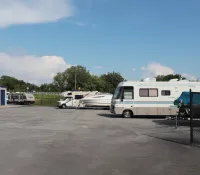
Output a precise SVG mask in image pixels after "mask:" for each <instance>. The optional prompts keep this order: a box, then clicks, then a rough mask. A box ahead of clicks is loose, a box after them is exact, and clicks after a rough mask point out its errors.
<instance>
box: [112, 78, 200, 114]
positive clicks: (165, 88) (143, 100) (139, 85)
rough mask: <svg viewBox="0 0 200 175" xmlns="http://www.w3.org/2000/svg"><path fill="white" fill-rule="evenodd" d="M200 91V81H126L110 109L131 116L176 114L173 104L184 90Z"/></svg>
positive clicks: (114, 97) (119, 88)
mask: <svg viewBox="0 0 200 175" xmlns="http://www.w3.org/2000/svg"><path fill="white" fill-rule="evenodd" d="M190 89H192V91H195V92H200V82H190V81H186V80H180V81H178V80H177V79H173V80H171V81H168V82H156V81H155V80H154V81H144V82H139V81H125V82H121V83H119V85H118V87H117V88H116V91H115V94H114V95H113V98H112V102H111V106H110V111H111V113H114V114H122V115H123V117H126V118H129V117H133V116H134V115H176V114H177V111H178V108H177V107H175V106H174V105H173V103H174V100H175V99H177V98H178V97H179V96H180V95H181V93H182V92H183V91H189V90H190Z"/></svg>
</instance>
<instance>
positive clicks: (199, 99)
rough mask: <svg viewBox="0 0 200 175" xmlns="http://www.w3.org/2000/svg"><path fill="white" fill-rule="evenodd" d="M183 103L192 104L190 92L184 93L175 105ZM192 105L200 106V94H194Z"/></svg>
mask: <svg viewBox="0 0 200 175" xmlns="http://www.w3.org/2000/svg"><path fill="white" fill-rule="evenodd" d="M180 101H182V104H183V105H189V104H190V92H182V94H181V95H180V97H178V98H177V99H176V100H175V101H174V105H178V104H179V102H180ZM192 104H200V93H195V92H192Z"/></svg>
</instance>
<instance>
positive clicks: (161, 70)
mask: <svg viewBox="0 0 200 175" xmlns="http://www.w3.org/2000/svg"><path fill="white" fill-rule="evenodd" d="M141 70H142V71H143V78H146V77H156V76H157V75H168V74H175V71H174V70H173V69H172V68H170V67H167V66H164V65H161V64H160V63H151V64H148V65H147V66H146V67H145V66H143V67H141ZM180 74H181V73H180ZM181 75H182V76H183V77H185V78H186V79H188V80H196V77H195V76H193V75H191V74H188V73H182V74H181Z"/></svg>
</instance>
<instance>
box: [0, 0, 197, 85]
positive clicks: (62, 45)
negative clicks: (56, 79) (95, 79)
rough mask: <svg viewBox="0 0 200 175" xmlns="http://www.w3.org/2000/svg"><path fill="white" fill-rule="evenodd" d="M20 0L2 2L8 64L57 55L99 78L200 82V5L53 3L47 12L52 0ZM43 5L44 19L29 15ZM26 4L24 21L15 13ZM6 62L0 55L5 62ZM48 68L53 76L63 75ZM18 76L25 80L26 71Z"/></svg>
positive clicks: (183, 0) (0, 21) (0, 47)
mask: <svg viewBox="0 0 200 175" xmlns="http://www.w3.org/2000/svg"><path fill="white" fill-rule="evenodd" d="M3 1H4V0H3ZM6 1H7V0H5V2H6ZM9 1H10V3H13V2H14V0H9ZM15 1H16V0H15ZM17 1H18V2H20V3H19V4H17V5H16V4H15V5H16V6H15V5H14V6H12V8H11V7H10V6H3V5H2V4H1V3H2V2H0V11H2V9H1V8H3V9H6V10H5V11H6V12H5V13H4V12H0V27H1V28H0V40H1V42H0V53H2V54H4V56H5V55H6V57H7V60H8V59H10V60H12V59H16V57H17V58H18V59H20V58H19V55H20V57H23V56H24V57H26V59H28V58H29V56H30V57H31V60H32V59H41V57H44V56H50V57H51V56H54V57H59V59H61V62H62V59H64V61H65V63H66V64H67V65H68V64H69V65H77V64H81V65H84V66H86V67H87V68H88V69H89V70H90V71H91V72H92V73H95V74H102V73H106V72H111V71H117V72H120V73H121V74H122V75H123V76H124V77H125V78H126V79H131V80H135V79H141V77H143V76H153V75H156V74H159V73H163V74H167V73H172V72H173V73H181V74H184V75H186V76H188V77H190V78H191V77H192V78H193V77H196V78H200V71H199V63H200V50H199V48H200V47H199V46H200V23H199V19H200V11H199V7H200V1H198V0H190V1H189V0H176V1H174V0H124V1H122V0H71V1H67V0H48V2H50V1H51V3H52V4H53V7H47V6H48V4H47V0H37V1H32V4H29V3H30V2H31V0H29V1H26V3H25V0H17ZM5 2H4V3H5ZM40 3H41V4H42V5H43V8H41V10H43V14H41V13H40V10H37V11H36V10H35V9H34V8H33V10H32V13H29V12H28V11H27V9H28V10H30V9H31V8H32V7H35V6H36V5H37V7H38V6H40ZM24 4H25V5H27V4H28V5H29V7H31V8H27V9H26V11H24V13H23V15H22V16H20V15H19V16H17V14H13V13H11V12H13V11H14V10H16V9H22V10H23V8H18V7H19V5H24ZM4 5H5V4H4ZM45 7H47V10H46V11H45ZM54 7H55V9H53V10H51V9H50V10H49V8H54ZM64 7H66V8H64ZM14 8H15V9H14ZM24 9H25V8H24ZM22 10H21V11H22ZM17 12H18V11H17V10H16V13H17ZM2 13H3V14H2ZM33 13H34V15H35V16H37V18H36V17H35V16H34V15H33ZM6 14H7V15H6ZM38 14H39V15H38ZM31 15H33V16H31ZM7 16H8V17H7ZM38 16H39V17H38ZM9 17H10V18H9ZM56 17H57V19H56ZM15 18H16V19H15ZM32 57H33V58H32ZM3 59H4V58H2V57H1V56H0V63H2V62H3V61H4V60H3ZM24 59H25V58H24ZM184 59H185V60H184ZM22 60H23V59H22ZM50 60H51V61H52V60H53V61H55V59H50ZM22 62H23V61H22ZM8 63H10V62H9V61H8V62H6V61H4V64H7V69H4V71H2V72H1V71H0V74H3V73H8V74H9V73H10V74H13V72H9V66H8ZM62 63H63V62H62ZM22 64H23V63H22ZM33 65H34V64H33ZM53 65H54V64H53ZM23 66H25V65H23ZM51 67H52V64H51ZM13 69H14V68H13ZM47 69H48V70H47V73H48V74H49V73H52V75H53V73H55V71H57V70H58V68H55V69H53V70H49V68H47ZM59 70H60V69H59ZM61 70H62V69H61ZM23 71H24V73H23ZM48 71H50V72H48ZM51 71H52V72H51ZM17 76H18V77H20V78H25V77H26V76H27V70H22V72H21V73H20V75H17ZM30 77H31V76H30ZM30 77H27V80H29V79H30ZM28 78H29V79H28ZM46 78H47V79H48V77H46ZM37 79H38V77H37V76H36V77H31V81H33V82H41V81H45V76H44V77H43V79H41V80H37ZM48 81H50V80H49V79H48Z"/></svg>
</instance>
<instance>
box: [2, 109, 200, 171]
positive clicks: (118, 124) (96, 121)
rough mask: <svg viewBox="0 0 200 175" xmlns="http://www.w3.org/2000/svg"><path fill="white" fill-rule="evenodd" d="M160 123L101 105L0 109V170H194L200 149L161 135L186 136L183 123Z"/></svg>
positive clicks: (198, 165) (196, 166) (199, 166)
mask: <svg viewBox="0 0 200 175" xmlns="http://www.w3.org/2000/svg"><path fill="white" fill-rule="evenodd" d="M164 122H165V121H164V120H163V119H123V118H120V117H118V116H113V115H112V114H110V113H109V111H106V110H76V109H56V108H50V107H17V108H5V109H0V174H1V175H27V174H28V175H55V174H56V175H67V174H69V175H107V174H108V175H129V174H130V175H133V174H137V175H139V174H145V175H146V174H152V175H157V174H158V175H161V174H170V175H173V174H174V175H177V174H181V175H186V174H187V175H189V174H199V172H200V164H199V154H200V148H196V147H192V148H190V147H189V146H186V145H184V144H178V143H175V142H170V141H167V139H162V138H165V137H171V138H173V137H175V136H177V134H180V131H181V132H183V133H184V134H186V135H185V137H187V133H188V130H187V128H186V127H181V128H180V129H179V130H178V131H177V130H175V129H174V126H169V125H168V126H167V125H166V124H165V123H164ZM169 131H172V132H169ZM166 133H168V134H166ZM184 134H182V136H183V135H184ZM169 135H170V136H169ZM186 140H187V138H186Z"/></svg>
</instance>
